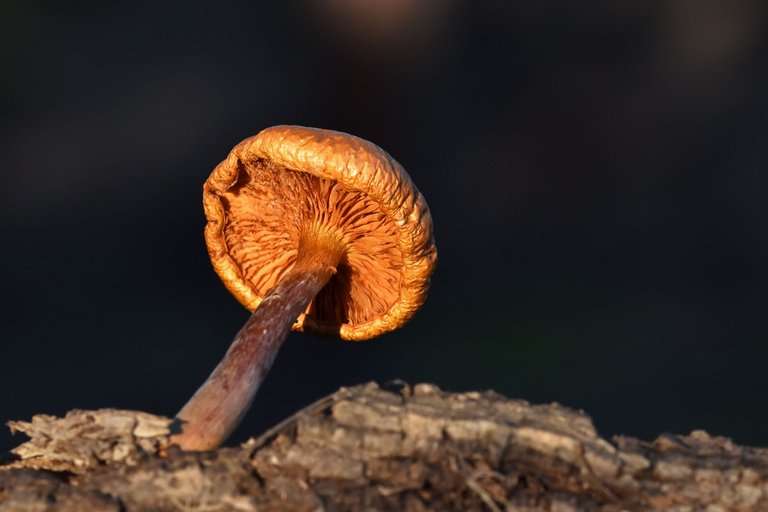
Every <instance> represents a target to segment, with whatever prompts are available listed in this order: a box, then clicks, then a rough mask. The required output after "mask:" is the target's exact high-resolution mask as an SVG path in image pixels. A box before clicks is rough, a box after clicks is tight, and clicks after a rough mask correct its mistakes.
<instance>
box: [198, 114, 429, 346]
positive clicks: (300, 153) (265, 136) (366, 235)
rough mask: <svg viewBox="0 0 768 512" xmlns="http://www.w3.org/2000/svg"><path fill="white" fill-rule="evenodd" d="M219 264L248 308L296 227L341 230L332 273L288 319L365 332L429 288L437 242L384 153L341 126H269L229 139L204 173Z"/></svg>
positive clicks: (354, 336) (293, 249)
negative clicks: (224, 153)
mask: <svg viewBox="0 0 768 512" xmlns="http://www.w3.org/2000/svg"><path fill="white" fill-rule="evenodd" d="M203 204H204V208H205V214H206V217H207V218H208V224H207V226H206V229H205V240H206V244H207V245H208V252H209V254H210V257H211V261H212V262H213V266H214V268H215V270H216V272H217V273H218V274H219V276H220V277H221V279H222V281H223V282H224V284H225V285H226V286H227V288H228V289H229V290H230V291H231V292H232V294H233V295H234V296H235V297H236V298H237V299H238V300H239V301H240V302H241V303H242V304H243V305H244V306H245V307H247V308H248V309H250V310H254V309H255V308H256V307H257V306H258V305H259V303H260V302H261V300H262V299H263V298H264V296H265V295H266V294H267V293H268V292H269V291H270V290H271V289H272V288H273V287H274V286H275V285H276V284H277V283H278V281H279V280H280V278H281V277H282V276H284V275H285V274H286V273H287V272H289V271H290V270H291V268H292V267H293V265H294V263H295V262H296V256H297V253H298V247H299V241H300V239H301V237H302V235H303V233H305V232H307V231H312V230H315V231H317V230H319V231H322V232H323V233H327V234H328V235H329V236H332V237H334V239H338V240H339V241H340V243H341V245H342V247H343V256H342V259H341V262H340V263H339V265H338V266H337V272H336V274H335V275H334V276H333V277H332V278H331V280H330V281H329V283H328V284H327V285H326V286H325V287H324V288H323V289H322V290H321V291H320V293H319V294H318V295H317V296H316V297H315V298H314V299H313V300H312V301H311V302H310V304H309V306H308V307H307V309H306V310H305V312H304V313H302V314H301V315H300V316H299V318H298V319H297V321H296V323H295V324H294V326H293V328H294V329H295V330H306V331H308V332H313V333H316V334H322V335H335V336H340V337H341V338H342V339H347V340H364V339H368V338H372V337H374V336H378V335H379V334H382V333H384V332H387V331H390V330H392V329H396V328H398V327H400V326H401V325H402V324H404V323H405V322H407V321H408V320H409V319H410V318H411V317H412V316H413V314H414V313H415V312H416V310H417V309H418V308H419V307H420V306H421V304H422V303H423V302H424V299H425V298H426V294H427V288H428V286H429V278H430V275H431V274H432V271H433V270H434V268H435V264H436V261H437V252H436V249H435V243H434V239H433V236H432V219H431V217H430V214H429V208H428V206H427V203H426V202H425V200H424V198H423V197H422V195H421V194H420V193H419V191H418V190H417V189H416V187H415V186H414V184H413V182H411V179H410V178H409V176H408V174H407V173H406V172H405V170H404V169H403V168H402V167H401V166H400V164H399V163H398V162H397V161H395V160H394V159H393V158H392V157H391V156H390V155H389V154H387V153H386V152H385V151H383V150H382V149H381V148H379V147H378V146H376V145H375V144H372V143H370V142H368V141H366V140H363V139H360V138H358V137H354V136H352V135H348V134H346V133H340V132H335V131H331V130H321V129H317V128H305V127H300V126H275V127H272V128H267V129H265V130H263V131H262V132H260V133H259V134H258V135H256V136H254V137H251V138H248V139H246V140H244V141H243V142H241V143H240V144H238V145H237V146H235V148H234V149H233V150H232V151H231V152H230V154H229V156H228V157H227V159H226V160H224V161H223V162H221V163H220V164H219V165H218V166H217V167H216V168H215V169H214V171H213V173H212V174H211V176H210V177H209V178H208V180H207V181H206V182H205V186H204V188H203Z"/></svg>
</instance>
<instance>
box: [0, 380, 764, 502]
mask: <svg viewBox="0 0 768 512" xmlns="http://www.w3.org/2000/svg"><path fill="white" fill-rule="evenodd" d="M10 426H11V428H12V429H14V430H18V431H22V432H24V433H26V434H27V435H29V436H30V437H31V438H32V439H31V441H29V442H27V443H25V444H24V445H21V446H20V447H19V448H17V449H15V450H14V454H12V455H11V456H9V457H7V460H6V461H5V462H4V463H3V465H2V466H0V469H2V471H0V511H15V510H19V511H22V510H23V511H30V510H40V511H48V510H62V511H66V510H72V511H91V510H115V511H127V512H130V511H139V510H156V511H193V510H196V511H217V510H221V511H228V510H232V511H260V512H264V511H321V510H382V511H386V510H393V511H395V510H396V511H403V510H404V511H424V510H440V511H444V510H462V511H467V510H469V511H471V510H486V511H523V510H544V511H561V512H562V511H581V510H586V511H617V512H618V511H623V510H628V511H635V510H638V511H639V510H667V511H695V510H702V511H708V512H715V511H723V510H734V511H753V510H754V511H759V510H768V449H765V448H749V447H743V446H737V445H735V444H733V443H732V442H731V441H730V440H728V439H726V438H722V437H712V436H710V435H708V434H706V433H705V432H702V431H695V432H693V433H691V434H690V435H687V436H678V435H671V434H664V435H661V436H660V437H658V438H657V439H656V440H655V441H653V442H644V441H640V440H637V439H633V438H628V437H617V438H614V439H613V440H612V441H607V440H605V439H603V438H601V437H600V436H599V435H598V434H597V432H596V431H595V429H594V427H593V425H592V422H591V420H590V418H589V417H587V416H586V415H585V414H584V413H582V412H578V411H574V410H571V409H567V408H565V407H562V406H560V405H557V404H552V405H530V404H528V403H527V402H524V401H521V400H511V399H507V398H505V397H503V396H501V395H499V394H497V393H494V392H492V391H487V392H483V393H478V392H470V393H447V392H443V391H441V390H439V389H438V388H437V387H435V386H433V385H430V384H419V385H416V386H414V387H410V386H407V385H404V384H403V385H395V386H389V387H387V388H385V389H382V388H380V387H378V386H377V385H375V384H367V385H363V386H358V387H354V388H348V389H347V388H344V389H341V390H339V391H338V392H336V393H335V394H333V395H331V396H329V397H327V398H325V399H323V400H321V401H319V402H317V403H315V404H313V405H311V406H309V407H307V408H306V409H304V410H302V411H300V412H299V413H297V414H296V415H294V416H292V417H290V418H288V419H287V420H285V421H283V422H282V423H281V424H279V425H277V426H276V427H274V428H273V429H271V430H270V431H268V432H266V433H265V434H263V435H262V436H260V437H259V438H256V439H251V440H250V441H248V442H247V443H245V444H243V445H241V446H239V447H235V448H222V449H219V450H216V451H213V452H209V453H183V452H181V451H180V450H178V449H176V448H175V447H171V448H166V446H167V440H168V438H169V435H170V434H171V433H172V431H173V430H174V429H175V428H177V425H175V424H174V423H173V422H172V421H171V420H169V419H167V418H161V417H157V416H152V415H149V414H146V413H139V412H131V411H117V410H109V409H105V410H101V411H72V412H71V413H69V414H68V415H67V416H66V417H65V418H60V419H57V418H52V417H49V416H36V417H35V418H34V419H33V420H32V422H29V423H26V422H11V423H10Z"/></svg>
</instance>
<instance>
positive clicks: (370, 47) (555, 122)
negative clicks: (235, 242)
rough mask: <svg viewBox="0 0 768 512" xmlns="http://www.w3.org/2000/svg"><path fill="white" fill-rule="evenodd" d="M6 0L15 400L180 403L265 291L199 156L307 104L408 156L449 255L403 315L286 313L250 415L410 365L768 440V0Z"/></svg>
mask: <svg viewBox="0 0 768 512" xmlns="http://www.w3.org/2000/svg"><path fill="white" fill-rule="evenodd" d="M0 5H1V6H2V7H1V14H0V65H1V66H2V67H1V68H0V69H1V71H0V72H1V73H2V80H0V173H1V174H0V179H2V182H1V184H0V236H1V237H2V242H1V245H0V247H1V248H2V250H0V315H1V318H0V320H1V321H2V329H0V420H2V421H6V420H9V419H27V418H30V417H31V416H32V415H33V414H35V413H50V414H63V413H64V412H65V411H67V410H69V409H71V408H101V407H107V406H109V407H121V408H131V409H142V410H146V411H150V412H154V413H159V414H166V415H173V414H174V413H175V412H176V411H177V410H178V408H179V407H180V406H181V405H182V404H183V403H184V402H185V401H186V399H187V398H188V397H189V396H190V395H191V394H192V393H193V392H194V391H195V389H197V387H198V386H199V385H200V384H201V383H202V382H203V380H204V379H205V378H206V377H207V375H208V374H209V372H210V371H211V370H212V369H213V367H214V365H215V364H216V363H217V362H218V360H219V359H220V357H221V356H222V354H223V353H224V351H225V350H226V348H227V347H228V345H229V343H230V341H231V339H232V337H233V335H234V334H235V333H236V332H237V331H238V329H239V328H240V327H241V325H242V324H243V322H244V321H245V320H246V318H247V316H248V313H247V312H246V310H245V309H244V308H242V307H241V306H240V305H239V304H238V303H237V302H236V301H235V300H234V299H233V298H232V297H231V296H230V295H229V293H228V292H227V291H226V290H225V288H224V287H223V286H222V285H221V283H220V282H219V279H218V277H217V276H216V275H215V274H214V272H213V270H212V269H211V267H210V263H209V260H208V256H207V253H206V249H205V247H204V243H203V238H202V231H203V225H204V217H203V213H202V205H201V189H202V183H203V181H204V180H205V179H206V177H207V176H208V174H209V173H210V171H211V170H212V169H213V167H214V166H215V165H216V164H217V163H218V162H219V161H220V160H222V159H223V158H224V157H225V156H226V155H227V153H228V152H229V150H230V149H231V147H232V146H234V145H235V144H236V143H237V142H239V141H240V140H242V139H243V138H245V137H247V136H250V135H252V134H255V133H256V132H258V131H259V130H260V129H262V128H264V127H267V126H270V125H273V124H282V123H289V124H302V125H308V126H318V127H324V128H333V129H336V130H341V131H346V132H350V133H353V134H355V135H358V136H361V137H363V138H366V139H369V140H372V141H374V142H375V143H377V144H378V145H380V146H381V147H383V148H384V149H386V150H387V151H389V152H390V153H391V154H392V155H393V156H394V157H395V158H397V159H398V160H399V161H400V162H401V163H402V164H403V166H404V167H405V168H406V169H407V170H408V171H409V172H410V174H411V176H412V178H413V180H414V182H415V183H416V184H417V185H418V186H419V188H420V189H421V191H422V192H423V194H424V196H425V197H426V198H427V200H428V202H429V205H430V207H431V210H432V215H433V218H434V223H435V229H436V234H435V236H436V240H437V244H438V249H439V253H440V261H439V265H438V270H437V272H436V274H435V276H434V279H433V285H432V289H431V293H430V297H429V299H428V300H427V302H426V304H425V305H424V307H423V309H422V310H421V311H420V313H419V314H418V315H417V317H416V318H415V319H414V320H413V321H412V322H411V323H410V324H409V325H407V326H406V327H405V328H403V329H401V330H400V331H398V332H395V333H392V334H389V335H386V336H384V337H382V338H379V339H377V340H375V341H370V342H366V343H359V344H356V343H343V342H340V341H337V340H327V339H317V338H313V337H311V336H308V335H302V334H296V333H294V334H291V335H290V336H289V338H288V341H287V343H286V345H285V347H284V348H283V350H282V352H281V354H280V355H279V357H278V360H277V362H276V364H275V366H274V368H273V370H272V372H271V374H270V375H269V377H268V379H267V380H266V382H265V384H264V386H263V387H262V390H261V391H260V393H259V395H258V396H257V398H256V401H255V403H254V406H253V408H252V410H251V412H250V414H249V415H248V416H247V418H246V420H245V421H244V423H243V425H242V427H241V428H240V429H239V430H238V432H237V436H236V438H235V439H234V440H233V442H234V441H240V440H243V439H245V438H246V437H248V436H250V435H257V434H259V433H260V432H261V431H263V430H264V429H265V428H267V427H269V426H270V425H272V424H274V423H276V422H277V421H279V420H280V419H282V418H284V417H285V416H287V415H289V414H291V413H292V412H294V411H296V410H298V409H299V408H301V407H302V406H305V405H307V404H309V403H311V402H312V401H314V400H315V399H317V398H320V397H321V396H323V395H325V394H327V393H330V392H332V391H334V390H335V389H337V388H338V387H339V386H348V385H354V384H358V383H362V382H366V381H369V380H378V381H380V382H384V381H387V380H390V379H395V378H400V379H405V380H407V381H409V382H411V383H417V382H424V381H432V382H435V383H437V384H438V385H440V386H441V387H443V388H445V389H448V390H455V391H463V390H471V389H488V388H493V389H495V390H497V391H499V392H501V393H504V394H506V395H508V396H510V397H516V398H524V399H527V400H529V401H532V402H551V401H557V402H560V403H562V404H565V405H567V406H570V407H575V408H582V409H584V410H586V411H587V412H588V413H589V414H590V415H591V416H592V417H593V418H594V421H595V423H596V425H597V428H598V429H599V430H600V432H601V433H602V434H604V435H608V436H610V435H613V434H617V433H624V434H630V435H635V436H639V437H641V438H644V439H651V438H654V437H655V436H656V435H657V434H659V433H661V432H665V431H671V432H677V433H687V432H689V431H690V430H691V429H694V428H703V429H706V430H708V431H710V432H711V433H714V434H719V435H726V436H730V437H733V438H734V440H735V441H737V442H739V443H745V444H754V445H768V429H766V424H767V423H768V380H767V379H766V359H767V358H768V327H767V325H768V324H767V323H766V311H767V310H768V264H767V262H768V208H767V207H766V204H767V201H768V3H765V2H762V1H752V2H750V1H737V0H657V1H646V0H642V1H641V0H633V1H624V2H615V1H608V0H605V1H593V2H550V1H544V2H542V1H525V2H510V1H506V0H485V1H465V2H460V1H458V0H379V1H375V0H369V1H355V0H308V1H303V2H299V1H285V2H257V1H249V2H245V1H240V2H237V1H235V2H217V3H215V4H214V3H213V2H211V3H207V4H206V3H198V2H190V1H185V2H180V1H179V2H165V3H158V2H152V3H146V4H141V3H138V2H137V3H131V4H130V5H128V4H124V3H117V2H114V3H109V2H85V1H80V2H65V3H57V2H48V3H45V2H34V1H24V0H15V1H14V0H4V1H3V2H2V4H0ZM20 441H21V439H20V438H18V437H17V438H16V439H13V438H12V437H11V436H10V435H9V434H8V433H7V432H6V431H5V429H2V430H0V450H5V449H7V448H9V447H10V446H11V445H12V444H17V443H18V442H20Z"/></svg>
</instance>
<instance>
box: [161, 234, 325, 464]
mask: <svg viewBox="0 0 768 512" xmlns="http://www.w3.org/2000/svg"><path fill="white" fill-rule="evenodd" d="M319 245H320V244H318V243H317V240H312V241H311V243H309V244H306V243H304V244H302V250H300V253H299V257H298V260H297V262H296V265H295V266H294V268H293V269H292V270H291V271H290V272H289V273H288V274H286V275H285V276H284V277H283V278H282V279H281V280H280V282H279V283H278V284H277V285H276V286H275V287H274V288H273V289H272V290H270V292H269V293H268V294H267V295H266V296H265V297H264V299H263V300H262V301H261V304H259V306H258V307H257V308H256V309H255V310H254V312H253V314H252V315H251V316H250V318H249V319H248V321H247V322H246V323H245V326H243V328H242V329H241V330H240V332H239V333H237V336H235V339H234V341H233V342H232V345H231V346H230V347H229V350H227V353H226V354H225V355H224V359H222V360H221V362H220V363H219V364H218V366H217V367H216V368H215V369H214V370H213V373H211V375H210V377H208V379H207V380H206V381H205V382H204V383H203V385H202V386H200V388H199V389H198V390H197V392H196V393H195V394H194V395H193V396H192V398H190V399H189V401H188V402H187V403H186V405H184V407H183V408H182V409H181V410H180V411H179V413H178V414H177V415H176V417H177V418H179V419H180V420H182V422H183V425H182V432H181V433H180V434H177V435H175V436H173V437H172V438H171V442H172V443H174V444H177V445H179V446H180V447H181V448H182V449H183V450H187V451H204V450H212V449H214V448H217V447H218V446H220V445H221V443H223V442H224V441H225V440H226V439H227V437H228V436H229V434H230V433H231V432H232V430H234V429H235V427H236V426H237V425H238V423H240V420H241V419H242V417H243V415H244V414H245V413H246V411H247V410H248V408H249V407H250V405H251V402H252V401H253V397H254V395H256V391H257V390H258V389H259V385H260V384H261V382H262V380H264V377H265V376H266V374H267V372H269V369H270V367H271V366H272V362H273V361H274V360H275V356H276V355H277V351H278V350H279V349H280V346H281V345H282V343H283V341H284V340H285V338H286V336H287V335H288V332H289V331H290V329H291V325H293V323H294V322H295V321H296V318H297V317H298V316H299V314H301V312H302V311H304V309H305V308H306V307H307V304H309V302H310V301H311V300H312V298H313V297H314V296H315V295H317V293H318V292H319V291H320V290H321V289H322V288H323V286H325V284H326V283H327V282H328V280H329V279H330V278H331V276H332V275H333V274H334V273H335V272H336V269H335V266H336V265H337V264H338V261H339V259H340V254H338V252H339V251H337V250H335V249H334V248H332V247H331V248H330V250H329V248H328V247H325V248H323V247H319ZM307 246H309V247H307ZM323 249H325V250H323Z"/></svg>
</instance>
